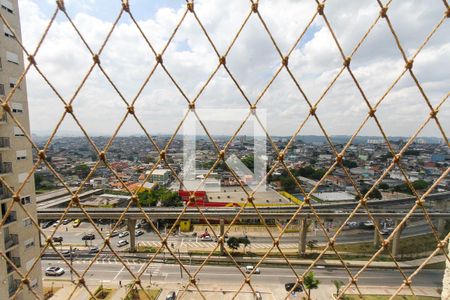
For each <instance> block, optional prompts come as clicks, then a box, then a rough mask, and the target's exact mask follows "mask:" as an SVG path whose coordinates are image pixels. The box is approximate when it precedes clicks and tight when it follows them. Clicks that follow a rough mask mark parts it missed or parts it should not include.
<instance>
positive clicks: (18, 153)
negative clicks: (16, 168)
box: [16, 150, 27, 160]
mask: <svg viewBox="0 0 450 300" xmlns="http://www.w3.org/2000/svg"><path fill="white" fill-rule="evenodd" d="M16 157H17V160H24V159H27V150H18V151H16Z"/></svg>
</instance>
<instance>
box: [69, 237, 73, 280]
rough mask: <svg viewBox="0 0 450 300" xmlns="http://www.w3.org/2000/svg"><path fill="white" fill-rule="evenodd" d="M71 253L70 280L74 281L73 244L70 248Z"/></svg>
mask: <svg viewBox="0 0 450 300" xmlns="http://www.w3.org/2000/svg"><path fill="white" fill-rule="evenodd" d="M69 251H70V252H69V254H70V281H72V282H73V253H72V245H71V246H70V248H69Z"/></svg>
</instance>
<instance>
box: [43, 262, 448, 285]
mask: <svg viewBox="0 0 450 300" xmlns="http://www.w3.org/2000/svg"><path fill="white" fill-rule="evenodd" d="M125 263H126V264H127V266H128V267H129V268H130V270H131V271H132V272H133V274H140V273H141V272H143V275H142V277H141V280H142V281H143V282H145V283H147V282H149V281H150V280H152V281H153V282H165V283H170V282H180V280H182V279H181V273H180V267H179V266H178V265H176V264H163V263H154V264H151V265H150V266H149V267H148V268H146V264H144V263H138V262H134V261H133V260H125ZM89 264H90V259H81V260H80V259H77V260H76V261H74V262H73V268H74V269H75V270H76V271H77V272H79V273H80V274H81V273H82V272H84V271H85V270H86V269H87V267H88V266H89ZM49 266H59V267H62V268H64V269H65V271H66V272H65V274H64V275H62V276H61V277H58V278H61V279H70V277H71V274H70V272H69V270H70V268H69V267H68V266H67V265H66V263H65V262H64V261H58V260H43V261H42V270H43V272H44V270H45V268H47V267H49ZM186 268H187V269H188V270H190V272H192V273H193V272H195V271H196V270H197V269H198V268H199V266H196V265H187V266H186ZM260 270H261V274H255V275H253V276H252V282H253V283H254V284H256V285H260V286H267V285H272V286H282V285H283V284H284V283H287V282H292V281H293V280H294V278H295V275H294V273H293V272H292V270H290V269H289V268H279V267H277V268H272V267H262V268H260ZM295 271H296V272H297V273H298V274H299V275H301V274H302V273H303V272H304V271H305V268H304V267H298V268H295ZM313 271H314V272H315V274H316V275H317V277H318V278H319V279H320V280H321V282H322V283H325V284H331V283H332V280H336V279H340V280H342V281H344V282H348V278H349V276H348V274H347V272H346V271H345V270H344V269H336V268H328V267H327V268H314V269H313ZM357 271H358V269H351V272H352V273H353V274H355V273H356V272H357ZM412 271H413V270H404V272H405V273H406V274H407V275H408V274H410V273H411V272H412ZM150 275H151V278H150ZM73 276H74V278H75V279H76V275H73ZM442 276H443V270H422V271H421V272H420V273H419V274H418V275H417V276H416V277H414V279H413V283H414V286H426V287H440V286H442ZM45 278H46V279H47V280H49V279H51V278H54V277H49V276H45ZM85 278H87V279H88V280H97V281H99V282H100V281H102V282H104V283H107V282H114V281H115V282H118V281H119V280H120V281H127V280H132V279H133V277H132V275H131V274H130V273H129V271H128V270H127V269H126V268H125V267H124V266H123V265H122V263H120V262H119V261H117V260H115V259H108V260H100V261H98V262H96V263H94V264H93V265H92V266H91V267H90V268H89V270H88V271H87V273H86V275H85ZM187 278H188V276H187V274H186V273H185V272H184V271H183V280H186V279H187ZM197 278H199V279H200V282H201V283H209V282H210V283H217V282H223V283H226V284H239V283H241V282H242V281H243V280H244V277H243V276H242V274H241V273H240V271H239V270H238V269H237V267H236V266H210V265H207V266H205V267H203V268H202V269H201V271H200V272H199V273H198V277H197ZM402 280H403V278H402V276H401V275H400V273H399V272H398V271H397V270H377V269H368V270H366V271H364V272H363V273H362V276H361V277H360V279H359V280H358V284H360V285H372V286H391V287H398V286H400V284H402Z"/></svg>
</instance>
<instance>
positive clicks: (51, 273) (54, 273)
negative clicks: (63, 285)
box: [45, 267, 64, 276]
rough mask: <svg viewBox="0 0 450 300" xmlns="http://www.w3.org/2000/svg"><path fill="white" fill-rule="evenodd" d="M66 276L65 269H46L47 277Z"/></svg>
mask: <svg viewBox="0 0 450 300" xmlns="http://www.w3.org/2000/svg"><path fill="white" fill-rule="evenodd" d="M62 274H64V269H63V268H61V267H48V268H47V269H45V275H47V276H61V275H62Z"/></svg>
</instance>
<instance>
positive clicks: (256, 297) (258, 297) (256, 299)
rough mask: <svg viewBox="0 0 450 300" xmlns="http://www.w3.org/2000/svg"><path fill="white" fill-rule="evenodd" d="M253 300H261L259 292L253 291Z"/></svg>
mask: <svg viewBox="0 0 450 300" xmlns="http://www.w3.org/2000/svg"><path fill="white" fill-rule="evenodd" d="M255 300H262V296H261V293H260V292H255Z"/></svg>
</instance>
